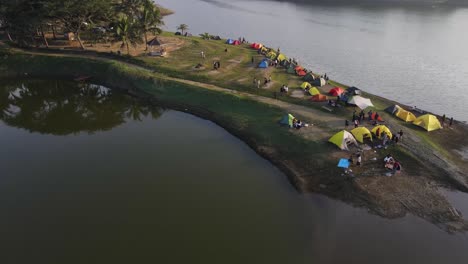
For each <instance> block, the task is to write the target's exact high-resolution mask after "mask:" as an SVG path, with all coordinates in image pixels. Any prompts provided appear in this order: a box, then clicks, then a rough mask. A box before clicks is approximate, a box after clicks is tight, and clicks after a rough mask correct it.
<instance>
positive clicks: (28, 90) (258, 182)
mask: <svg viewBox="0 0 468 264" xmlns="http://www.w3.org/2000/svg"><path fill="white" fill-rule="evenodd" d="M0 118H1V119H0V146H1V147H0V212H1V214H2V215H1V217H0V256H1V263H5V264H18V263H20V264H22V263H25V264H26V263H27V264H29V263H48V264H51V263H358V262H359V263H463V262H466V261H468V251H467V250H466V248H467V247H468V237H467V236H466V235H464V234H457V235H449V234H446V233H444V232H443V231H441V230H439V229H438V228H437V227H435V226H433V225H431V224H429V223H426V222H425V221H423V220H420V219H417V218H414V217H406V218H402V219H397V220H387V219H382V218H379V217H376V216H373V215H369V214H368V213H367V212H366V210H364V209H356V208H352V207H350V206H348V205H345V204H343V203H341V202H337V201H333V200H330V199H327V198H325V197H323V196H319V195H301V194H298V193H297V192H296V191H295V190H294V189H293V188H292V187H291V185H290V184H289V183H288V182H287V180H286V176H285V175H283V174H282V173H281V172H279V171H278V170H277V169H276V168H274V167H273V166H272V165H271V164H270V163H269V162H267V161H265V160H264V159H262V158H260V157H259V156H257V155H256V154H255V153H254V152H253V151H252V150H251V149H249V148H248V147H247V146H246V145H245V144H244V143H243V142H241V141H239V140H238V139H236V138H234V137H233V136H231V135H230V134H228V133H227V132H226V131H225V130H223V129H222V128H220V127H218V126H216V125H215V124H213V123H211V122H209V121H206V120H202V119H199V118H196V117H194V116H191V115H188V114H185V113H180V112H176V111H171V110H163V109H161V108H157V107H148V106H145V105H142V104H141V103H139V102H138V101H136V100H135V99H132V98H128V97H126V96H124V95H122V94H119V93H115V92H112V91H110V90H108V89H106V88H104V87H101V86H96V85H84V84H76V83H70V82H56V81H21V82H19V81H16V82H5V81H2V83H1V84H0Z"/></svg>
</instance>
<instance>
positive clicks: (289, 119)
mask: <svg viewBox="0 0 468 264" xmlns="http://www.w3.org/2000/svg"><path fill="white" fill-rule="evenodd" d="M293 120H294V116H293V115H291V114H287V115H285V116H284V117H283V118H282V119H281V121H280V124H282V125H286V126H289V127H292V126H293Z"/></svg>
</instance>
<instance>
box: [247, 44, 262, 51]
mask: <svg viewBox="0 0 468 264" xmlns="http://www.w3.org/2000/svg"><path fill="white" fill-rule="evenodd" d="M250 47H251V48H252V49H256V50H258V49H261V48H262V47H263V45H262V44H260V43H252V45H250Z"/></svg>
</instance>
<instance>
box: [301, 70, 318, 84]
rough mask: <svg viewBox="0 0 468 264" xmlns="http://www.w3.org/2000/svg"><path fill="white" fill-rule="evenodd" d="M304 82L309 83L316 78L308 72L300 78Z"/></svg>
mask: <svg viewBox="0 0 468 264" xmlns="http://www.w3.org/2000/svg"><path fill="white" fill-rule="evenodd" d="M302 79H303V80H304V81H306V82H310V81H314V80H315V79H316V78H315V76H314V74H313V73H312V72H309V73H307V75H306V76H304V78H302Z"/></svg>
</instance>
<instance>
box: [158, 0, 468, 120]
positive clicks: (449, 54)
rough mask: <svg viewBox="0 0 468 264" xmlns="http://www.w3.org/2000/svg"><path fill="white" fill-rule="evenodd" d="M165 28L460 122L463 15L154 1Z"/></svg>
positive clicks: (464, 91)
mask: <svg viewBox="0 0 468 264" xmlns="http://www.w3.org/2000/svg"><path fill="white" fill-rule="evenodd" d="M158 3H160V4H162V5H163V6H166V7H168V8H171V9H173V10H175V11H176V13H175V14H174V15H171V16H169V17H166V18H165V22H166V25H167V26H166V28H167V29H168V30H171V31H175V30H176V27H177V25H179V24H181V23H185V24H188V25H189V27H190V31H191V32H193V33H194V34H199V33H203V32H210V33H212V34H219V35H222V36H223V37H231V38H238V37H239V36H243V37H245V38H246V39H247V40H250V41H252V42H254V41H255V42H262V43H264V44H266V45H268V46H270V47H272V48H275V49H276V48H277V47H280V48H281V50H282V51H283V52H284V53H286V54H287V55H289V56H290V57H295V58H298V59H299V61H300V62H301V63H302V64H303V65H305V66H307V68H309V69H311V70H313V71H316V72H320V73H327V74H328V75H329V76H331V77H332V78H333V79H335V80H338V81H340V82H343V83H346V84H350V85H355V86H358V87H360V88H362V89H364V90H366V91H368V92H371V93H374V94H377V95H381V96H384V97H387V98H391V99H394V100H397V101H399V102H402V103H405V104H408V105H415V106H418V107H419V108H423V109H426V110H429V111H434V112H436V113H439V114H441V115H442V114H443V113H445V114H447V115H448V116H454V117H455V118H456V119H458V120H463V121H468V115H466V109H465V104H464V102H466V101H467V100H468V49H467V48H466V47H468V33H467V30H466V29H467V27H468V9H463V8H447V7H445V8H443V7H432V8H408V7H406V8H392V7H388V6H387V7H374V8H370V7H352V6H351V7H350V6H317V5H298V4H291V3H286V2H278V1H274V2H273V1H245V0H175V1H174V0H160V1H158Z"/></svg>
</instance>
